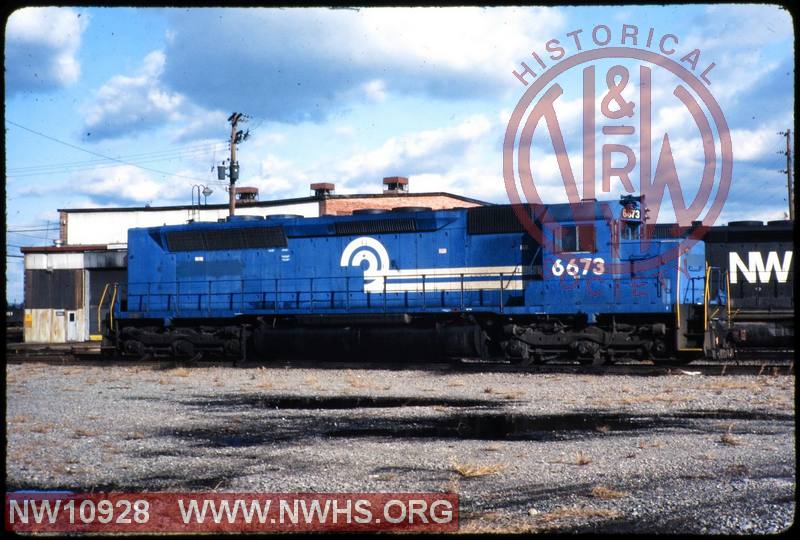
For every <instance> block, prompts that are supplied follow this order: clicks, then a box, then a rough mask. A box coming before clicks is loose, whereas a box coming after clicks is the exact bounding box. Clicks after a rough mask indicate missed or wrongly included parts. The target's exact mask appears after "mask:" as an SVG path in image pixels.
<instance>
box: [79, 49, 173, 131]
mask: <svg viewBox="0 0 800 540" xmlns="http://www.w3.org/2000/svg"><path fill="white" fill-rule="evenodd" d="M165 61H166V57H165V56H164V53H163V52H162V51H154V52H152V53H150V54H148V55H147V57H145V59H144V61H143V62H142V66H141V68H140V69H139V73H138V74H137V75H136V76H133V77H129V76H126V75H116V76H114V77H112V78H111V79H110V80H109V81H108V82H107V83H105V84H104V85H103V86H101V87H100V89H99V90H97V92H96V94H95V96H94V97H93V99H92V101H91V104H90V105H88V106H86V109H85V114H86V119H85V129H86V131H88V132H90V133H91V137H92V138H91V139H90V140H100V139H104V138H113V137H118V136H120V135H123V134H126V133H128V132H129V131H130V130H131V129H133V128H137V129H141V128H148V127H152V126H155V125H161V124H163V123H165V122H167V121H175V120H180V119H181V118H182V115H181V112H180V108H181V107H182V106H183V105H184V102H185V98H184V97H183V96H182V95H180V94H178V93H171V92H169V91H167V90H165V89H163V88H162V87H161V86H160V84H159V78H160V76H161V74H162V73H163V71H164V63H165Z"/></svg>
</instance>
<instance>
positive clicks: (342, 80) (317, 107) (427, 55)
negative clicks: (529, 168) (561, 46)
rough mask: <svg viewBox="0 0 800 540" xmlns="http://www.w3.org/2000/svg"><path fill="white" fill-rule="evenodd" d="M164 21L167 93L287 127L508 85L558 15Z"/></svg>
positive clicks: (360, 14)
mask: <svg viewBox="0 0 800 540" xmlns="http://www.w3.org/2000/svg"><path fill="white" fill-rule="evenodd" d="M170 21H171V24H172V28H171V31H170V35H171V36H172V37H171V39H170V40H168V42H167V48H166V54H167V57H168V59H169V62H168V63H167V65H166V71H165V74H164V80H165V82H166V83H167V84H168V85H169V86H170V87H171V88H173V89H175V90H177V91H179V92H181V93H182V94H184V95H186V96H188V97H189V98H191V99H192V100H193V101H194V102H196V103H197V104H198V105H200V106H202V107H206V108H209V109H213V110H216V109H225V110H227V109H228V108H230V107H231V106H232V103H231V102H232V101H233V102H235V108H237V109H236V110H239V109H241V110H247V111H248V112H251V113H252V114H255V115H258V116H260V117H263V118H266V119H268V120H277V121H282V122H291V123H295V122H301V121H306V120H312V121H320V120H324V119H325V118H327V117H328V116H329V114H330V113H331V112H333V111H335V110H341V109H344V108H346V107H347V106H348V105H350V104H351V103H352V102H358V101H364V100H365V99H366V100H372V101H381V100H383V99H385V97H386V95H387V92H391V94H392V95H422V96H426V97H434V98H439V99H459V98H474V97H476V96H477V97H480V96H491V97H497V96H498V95H502V94H503V93H504V92H507V91H508V90H509V89H510V88H516V85H518V83H517V82H516V81H515V79H514V78H513V77H512V76H511V71H512V70H513V69H515V68H516V67H518V66H519V62H520V61H521V60H523V59H525V58H526V57H527V54H528V51H530V50H531V47H532V45H533V43H534V40H536V39H540V40H541V39H544V38H545V36H549V35H550V34H551V33H552V32H554V31H556V30H557V29H558V28H560V27H561V26H562V25H563V16H562V15H561V12H560V11H559V10H554V9H543V8H507V7H503V8H485V9H484V8H472V7H467V8H463V7H458V8H364V9H359V10H330V9H321V8H320V9H317V8H314V9H310V8H303V9H280V10H279V9H246V10H242V9H222V10H203V11H200V12H196V13H193V14H192V17H183V16H178V15H175V16H174V17H172V18H171V19H170ZM208 28H214V31H213V32H209V31H208ZM312 36H313V37H312ZM220 43H229V44H231V45H230V46H226V47H220V45H219V44H220ZM231 81H235V82H236V85H237V89H236V93H235V97H234V98H232V97H231V95H230V94H231V92H230V84H231ZM275 96H278V98H277V99H276V98H275Z"/></svg>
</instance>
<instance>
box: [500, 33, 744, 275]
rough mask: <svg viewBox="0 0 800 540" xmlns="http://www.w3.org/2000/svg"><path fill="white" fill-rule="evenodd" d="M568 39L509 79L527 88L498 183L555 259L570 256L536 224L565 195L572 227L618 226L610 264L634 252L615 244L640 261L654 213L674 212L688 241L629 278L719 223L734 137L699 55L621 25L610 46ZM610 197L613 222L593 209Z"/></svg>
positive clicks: (596, 39) (612, 267)
mask: <svg viewBox="0 0 800 540" xmlns="http://www.w3.org/2000/svg"><path fill="white" fill-rule="evenodd" d="M566 36H567V39H565V40H564V41H563V42H562V40H559V39H551V40H549V41H547V42H546V44H545V48H544V49H543V50H542V51H540V52H542V55H540V54H539V52H537V51H533V52H532V53H531V60H528V61H526V62H521V68H518V69H517V70H514V71H513V72H512V73H513V75H514V76H515V77H516V78H517V79H518V80H519V81H520V83H522V84H523V85H524V86H526V87H527V90H526V91H525V93H524V94H523V96H522V98H521V99H520V100H519V102H518V103H517V106H516V107H515V109H514V111H513V112H512V114H511V118H510V120H509V123H508V127H507V129H506V135H505V140H504V144H503V178H504V182H505V186H506V191H507V193H508V197H509V200H510V202H511V203H512V204H513V205H514V210H515V212H516V214H517V218H518V219H519V220H520V221H521V222H522V224H523V225H524V226H525V229H526V230H527V231H528V233H529V234H530V235H531V236H532V237H533V238H534V239H536V240H537V241H538V242H539V243H540V244H542V245H543V246H545V247H546V248H548V249H549V250H550V251H551V252H556V251H569V250H564V249H561V248H562V247H563V246H562V245H561V242H562V238H559V236H558V235H559V234H561V233H560V232H558V230H557V228H548V227H545V226H543V225H542V224H543V223H544V222H545V221H547V216H546V215H537V208H540V207H539V206H538V205H542V204H546V203H554V202H558V199H560V200H561V201H563V200H564V197H563V196H558V193H562V194H565V195H566V200H567V201H568V203H569V206H570V208H571V218H572V220H574V221H592V220H594V219H605V220H607V221H609V222H611V223H617V226H616V228H615V230H614V234H612V242H611V249H612V250H613V253H612V258H613V260H614V261H617V260H624V259H625V258H626V257H628V256H629V255H630V254H631V253H632V251H631V246H630V242H628V243H627V246H624V244H625V242H623V241H622V240H632V239H636V240H639V242H638V244H639V247H638V252H637V253H638V255H639V256H643V255H645V254H647V253H648V245H649V243H650V241H651V239H652V236H653V232H654V229H655V227H654V225H655V223H656V222H657V220H658V217H659V213H661V214H663V215H666V214H667V211H668V210H671V213H672V216H674V219H670V221H674V222H676V223H677V224H678V226H679V227H681V228H684V230H689V229H691V232H689V233H686V234H684V235H682V240H681V241H680V242H679V243H676V246H675V247H674V248H672V249H670V250H669V252H668V253H662V256H661V257H654V258H650V259H646V260H642V261H640V262H638V263H637V269H640V270H644V269H647V268H654V267H657V266H659V265H661V264H663V263H664V262H665V261H667V260H675V259H677V258H678V257H679V256H680V254H681V253H684V252H686V251H688V250H689V249H690V248H691V246H692V245H694V244H695V243H696V242H697V241H698V240H699V239H701V238H702V237H703V235H704V234H705V233H706V231H707V230H708V229H709V228H710V227H711V226H712V225H713V224H714V223H715V222H716V220H717V218H718V217H719V215H720V213H721V211H722V207H723V206H724V203H725V200H726V198H727V195H728V191H729V189H730V183H731V177H732V167H733V153H732V144H731V138H730V132H729V130H728V125H727V122H726V120H725V116H724V114H723V113H722V110H721V109H720V106H719V104H718V103H717V101H716V99H715V98H714V96H713V95H712V93H711V91H710V89H709V87H710V86H711V84H712V78H713V77H712V72H713V69H714V68H715V66H716V65H715V64H714V63H713V62H710V63H709V62H704V61H703V60H704V59H702V51H701V50H699V49H694V50H691V51H685V52H686V54H684V55H683V56H680V54H681V53H679V52H678V50H679V48H680V46H679V38H678V37H677V36H675V35H674V34H663V35H657V34H656V32H655V30H654V29H653V28H650V29H648V31H647V32H641V33H640V31H639V28H638V27H637V26H634V25H628V24H625V25H622V28H621V32H619V33H618V34H617V35H615V34H614V31H612V29H611V28H610V27H609V26H606V25H602V24H600V25H596V26H595V27H594V28H593V29H592V30H591V32H587V33H585V34H584V32H583V30H580V29H579V30H575V31H573V32H569V33H567V34H566ZM592 46H594V47H595V48H589V47H592ZM587 49H588V50H587ZM545 52H546V53H548V54H545ZM679 56H680V58H679ZM570 92H572V94H570ZM654 98H657V99H654ZM654 103H657V104H658V105H660V106H656V105H654ZM654 119H655V120H654ZM576 126H577V127H576ZM676 131H677V132H679V135H678V136H675V135H674V132H676ZM670 132H673V137H672V138H671V137H670ZM569 135H574V136H573V137H571V138H570V136H569ZM576 140H577V141H580V142H579V143H578V144H576V143H575V141H576ZM568 142H571V143H572V145H569V144H568ZM698 154H700V155H698ZM576 163H577V164H578V165H577V166H574V165H575V164H576ZM682 167H683V168H682ZM637 177H638V182H637ZM554 178H557V180H555V181H554ZM576 179H579V180H580V182H578V181H576ZM558 180H560V185H557V183H558ZM637 184H638V185H637ZM598 188H599V189H598ZM637 188H638V189H637ZM561 190H563V191H561ZM612 193H616V194H617V195H620V196H621V197H620V207H619V212H618V213H617V212H616V211H612V210H610V209H609V207H608V206H607V205H605V204H600V203H598V202H597V200H598V199H600V200H602V199H611V198H612V195H611V194H612ZM667 194H668V197H667V196H666V195H667ZM545 197H547V198H549V199H550V200H548V201H545V200H544V199H545ZM526 203H527V204H526ZM529 205H532V206H529ZM530 208H532V211H531V210H530ZM542 218H544V219H542ZM572 240H573V241H577V239H572ZM623 246H624V247H623ZM621 249H622V251H620V250H621ZM574 251H580V250H579V249H575V250H574ZM606 271H607V272H609V273H613V274H620V273H627V272H630V262H629V261H625V262H611V261H609V262H608V263H607V264H606Z"/></svg>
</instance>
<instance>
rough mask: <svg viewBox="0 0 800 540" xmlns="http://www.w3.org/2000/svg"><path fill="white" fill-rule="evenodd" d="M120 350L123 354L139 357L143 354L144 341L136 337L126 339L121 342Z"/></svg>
mask: <svg viewBox="0 0 800 540" xmlns="http://www.w3.org/2000/svg"><path fill="white" fill-rule="evenodd" d="M122 350H123V351H124V352H125V354H129V355H131V356H138V357H141V356H142V355H143V354H144V343H142V342H141V341H139V340H136V339H128V340H125V341H123V342H122Z"/></svg>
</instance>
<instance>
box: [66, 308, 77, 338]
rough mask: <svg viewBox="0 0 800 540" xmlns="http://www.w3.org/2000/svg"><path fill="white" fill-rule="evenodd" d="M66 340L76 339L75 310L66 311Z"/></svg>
mask: <svg viewBox="0 0 800 540" xmlns="http://www.w3.org/2000/svg"><path fill="white" fill-rule="evenodd" d="M67 341H78V317H77V313H76V312H75V311H67Z"/></svg>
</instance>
